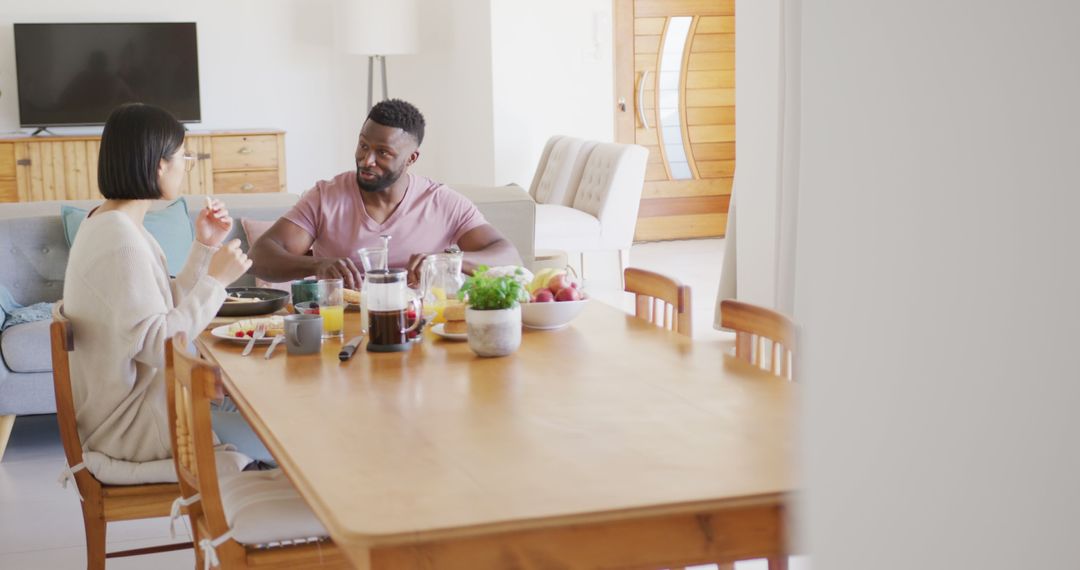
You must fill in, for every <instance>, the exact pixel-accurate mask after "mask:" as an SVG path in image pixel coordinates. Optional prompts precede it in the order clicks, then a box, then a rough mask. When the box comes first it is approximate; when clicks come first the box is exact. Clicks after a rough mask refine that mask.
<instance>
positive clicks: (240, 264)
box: [206, 239, 251, 287]
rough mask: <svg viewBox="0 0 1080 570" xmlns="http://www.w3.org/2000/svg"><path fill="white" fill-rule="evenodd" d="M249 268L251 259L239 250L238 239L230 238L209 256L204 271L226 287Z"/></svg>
mask: <svg viewBox="0 0 1080 570" xmlns="http://www.w3.org/2000/svg"><path fill="white" fill-rule="evenodd" d="M250 268H251V260H250V259H248V256H247V255H246V254H245V253H244V252H243V251H241V250H240V240H238V239H232V240H229V243H227V244H225V245H223V246H221V248H220V249H218V250H217V251H216V252H214V256H213V257H211V258H210V267H208V268H207V270H206V273H207V274H208V275H209V276H210V277H213V278H214V279H217V280H218V282H219V283H221V284H222V285H224V286H226V287H228V286H229V285H230V284H231V283H232V282H233V281H236V280H237V279H239V278H240V277H241V276H242V275H244V273H246V272H247V270H248V269H250Z"/></svg>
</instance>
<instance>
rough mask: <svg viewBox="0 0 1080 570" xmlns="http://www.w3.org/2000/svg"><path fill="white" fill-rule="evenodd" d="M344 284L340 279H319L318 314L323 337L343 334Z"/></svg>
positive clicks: (334, 336)
mask: <svg viewBox="0 0 1080 570" xmlns="http://www.w3.org/2000/svg"><path fill="white" fill-rule="evenodd" d="M344 287H345V285H344V283H343V282H342V280H341V279H320V280H319V287H318V298H317V302H318V303H319V314H320V315H322V323H323V338H324V339H326V338H338V339H340V338H342V337H344V336H345V297H344V296H343V289H344Z"/></svg>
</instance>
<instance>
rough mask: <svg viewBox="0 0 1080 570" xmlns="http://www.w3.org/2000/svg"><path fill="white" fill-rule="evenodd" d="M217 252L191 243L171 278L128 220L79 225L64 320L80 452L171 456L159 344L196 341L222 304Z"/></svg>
mask: <svg viewBox="0 0 1080 570" xmlns="http://www.w3.org/2000/svg"><path fill="white" fill-rule="evenodd" d="M213 252H214V250H213V249H212V248H209V247H206V246H204V245H202V244H200V243H199V242H198V241H196V242H195V243H194V244H192V247H191V253H190V254H189V255H188V259H187V263H186V264H185V265H184V268H183V270H182V271H181V272H180V275H177V276H176V278H175V279H170V278H169V273H168V269H167V266H166V264H165V254H164V253H163V252H162V250H161V247H160V246H159V245H158V243H157V241H155V240H154V238H153V236H151V235H150V234H149V233H148V232H147V231H146V230H145V229H144V228H143V227H141V226H140V225H138V224H136V223H135V222H134V221H133V220H132V219H131V218H129V217H128V216H127V215H125V214H123V213H121V212H116V211H109V212H103V213H99V214H94V215H92V216H90V217H89V218H87V219H86V220H85V221H83V223H82V225H81V226H80V227H79V233H78V234H76V236H75V243H74V244H72V246H71V252H70V255H69V258H68V265H67V274H66V276H65V280H64V313H65V314H66V315H67V317H68V318H69V319H71V324H72V329H73V330H74V334H75V350H74V351H73V352H72V353H71V385H72V386H71V387H72V393H73V395H74V400H75V410H76V412H75V416H76V420H77V423H78V428H79V437H80V438H81V439H82V442H83V446H84V447H86V448H87V449H90V450H93V451H99V452H101V453H104V454H105V455H108V456H110V457H113V458H116V459H124V460H127V461H139V462H141V461H152V460H155V459H165V458H168V457H171V456H172V450H171V445H170V438H169V423H168V413H167V410H166V400H165V370H164V366H165V341H166V340H168V339H169V338H170V337H172V336H173V335H175V334H176V333H178V332H184V333H187V335H188V338H194V336H195V335H197V334H199V333H200V332H202V330H203V329H205V328H206V326H207V325H208V324H209V323H210V320H211V319H213V318H214V315H215V313H217V310H218V308H219V307H220V306H221V304H222V303H223V302H224V301H225V288H224V286H223V285H222V284H221V283H219V282H218V281H217V280H216V279H214V278H213V277H210V276H209V275H207V274H206V269H207V266H208V265H209V263H210V258H211V256H212V254H213Z"/></svg>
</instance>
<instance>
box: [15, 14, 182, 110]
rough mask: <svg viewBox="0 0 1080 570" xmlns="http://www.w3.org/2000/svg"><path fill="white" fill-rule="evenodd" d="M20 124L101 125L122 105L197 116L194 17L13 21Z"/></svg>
mask: <svg viewBox="0 0 1080 570" xmlns="http://www.w3.org/2000/svg"><path fill="white" fill-rule="evenodd" d="M15 74H16V78H17V84H18V90H19V124H20V125H21V126H23V127H53V126H74V125H103V124H105V120H106V119H108V118H109V113H110V112H111V111H112V110H113V109H114V108H115V107H116V106H117V105H120V104H122V103H128V102H132V101H137V102H140V103H148V104H152V105H157V106H159V107H162V108H164V109H166V110H167V111H169V112H170V113H172V114H173V116H175V117H176V118H177V119H178V120H180V121H181V122H187V123H194V122H198V121H199V120H200V109H199V58H198V49H197V46H196V41H195V23H194V22H169V23H115V24H15Z"/></svg>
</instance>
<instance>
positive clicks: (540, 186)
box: [535, 137, 596, 206]
mask: <svg viewBox="0 0 1080 570" xmlns="http://www.w3.org/2000/svg"><path fill="white" fill-rule="evenodd" d="M595 146H596V142H594V141H584V140H581V139H578V138H574V137H563V138H561V139H559V140H558V141H556V142H555V144H554V145H552V147H551V153H550V154H549V155H548V158H547V165H546V166H545V167H544V173H543V174H542V175H541V177H540V181H539V182H538V183H537V186H536V196H535V198H536V201H537V202H538V203H541V204H554V205H557V206H570V205H572V204H573V203H574V197H575V195H576V194H577V188H578V184H579V183H580V182H581V174H582V172H583V171H584V170H585V164H586V162H587V160H588V158H589V154H590V153H591V152H592V149H593V147H595Z"/></svg>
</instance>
